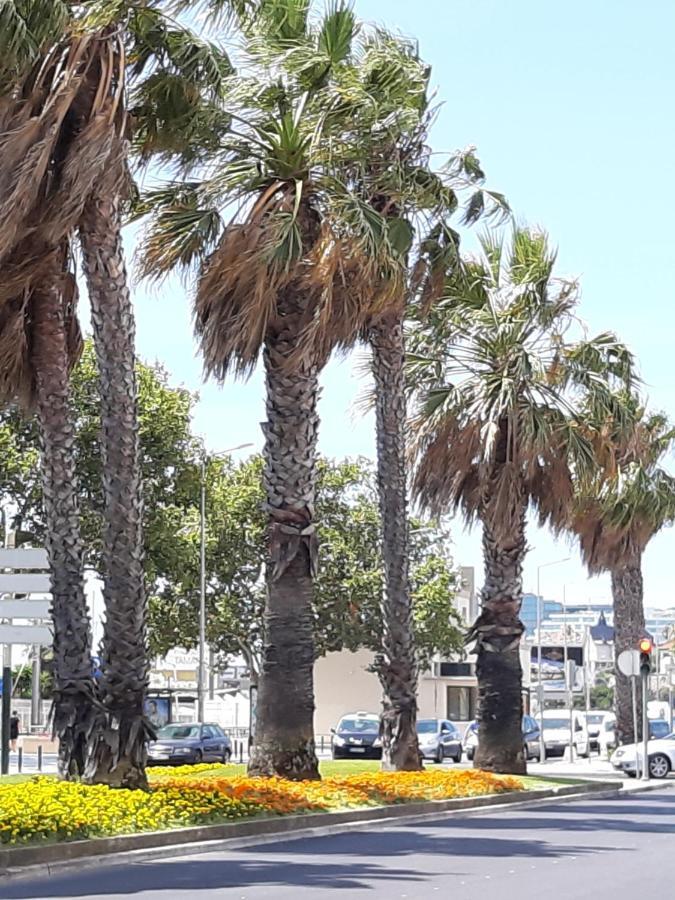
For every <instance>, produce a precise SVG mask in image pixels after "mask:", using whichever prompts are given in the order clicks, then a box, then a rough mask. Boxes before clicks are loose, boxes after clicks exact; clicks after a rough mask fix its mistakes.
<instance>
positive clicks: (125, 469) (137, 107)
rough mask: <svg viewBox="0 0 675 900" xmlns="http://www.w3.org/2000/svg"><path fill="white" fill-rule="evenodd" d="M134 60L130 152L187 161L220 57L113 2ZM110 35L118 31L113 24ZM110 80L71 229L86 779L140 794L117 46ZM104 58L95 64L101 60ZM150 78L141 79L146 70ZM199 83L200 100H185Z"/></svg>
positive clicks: (213, 90)
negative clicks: (100, 543)
mask: <svg viewBox="0 0 675 900" xmlns="http://www.w3.org/2000/svg"><path fill="white" fill-rule="evenodd" d="M122 12H123V13H124V15H125V16H126V17H127V25H126V30H125V31H123V32H122V37H124V38H125V43H126V45H127V48H128V50H129V53H130V56H131V59H132V60H133V61H134V63H133V66H132V68H131V74H132V76H133V78H134V80H135V85H134V87H132V103H133V104H134V114H135V118H136V121H137V123H138V135H137V138H136V151H137V153H138V154H139V155H140V156H141V157H142V158H143V159H144V160H147V159H148V158H150V157H151V156H157V155H162V154H166V153H169V152H170V153H177V152H178V153H182V154H184V155H185V154H187V155H189V154H191V153H192V152H194V151H193V149H192V143H191V138H192V132H193V129H194V127H195V125H194V123H195V120H197V121H198V122H199V125H200V127H203V124H204V121H203V120H204V119H205V118H206V119H207V120H208V116H209V112H210V110H212V109H213V106H212V103H213V98H214V96H215V95H217V94H218V91H219V89H220V86H221V83H222V80H223V78H224V77H225V76H226V75H229V74H230V72H231V66H230V64H229V61H228V59H227V57H226V56H225V55H224V54H222V53H220V52H219V51H217V50H216V48H214V47H212V46H211V45H210V44H208V43H207V42H204V41H201V40H199V39H198V38H196V37H195V35H194V34H193V33H192V32H191V31H189V30H188V29H184V28H182V27H181V26H179V25H176V24H174V23H173V22H171V21H169V20H167V19H165V18H164V17H163V16H162V14H161V13H160V11H159V10H156V9H153V8H152V7H145V8H142V9H139V8H135V7H134V5H133V4H130V5H129V7H128V8H125V9H124V10H120V9H119V4H116V5H112V6H111V8H110V13H109V15H111V16H112V15H114V16H115V21H116V22H117V23H121V22H123V21H124V19H123V18H122V16H121V13H122ZM112 33H113V34H117V35H119V34H120V25H119V24H116V25H114V28H113V31H112ZM112 46H113V50H114V51H115V54H116V55H115V56H114V59H115V62H116V63H117V64H116V66H115V67H114V70H113V73H112V77H110V78H109V79H108V82H107V87H108V96H109V98H110V102H111V104H114V107H113V108H114V110H115V116H116V119H117V122H118V123H119V124H118V128H117V130H116V133H115V135H114V138H113V141H112V145H111V151H110V154H109V157H108V163H107V166H106V170H105V172H104V173H103V175H102V177H100V178H99V180H98V182H97V183H96V185H95V186H94V189H93V190H92V192H91V194H90V195H89V197H88V199H87V202H86V204H85V206H84V209H83V211H82V216H81V219H80V221H79V237H80V244H81V248H82V258H83V270H84V274H85V277H86V282H87V288H88V294H89V301H90V306H91V313H92V325H93V335H94V344H95V347H96V355H97V359H98V367H99V375H100V392H101V425H102V428H101V450H102V454H103V461H104V468H103V471H104V485H103V486H104V495H105V504H106V509H105V523H106V527H105V531H104V579H103V595H104V599H105V605H106V619H105V624H104V630H103V643H102V652H101V659H102V667H101V670H102V674H101V680H100V685H99V691H100V696H101V702H102V707H103V715H102V716H101V721H100V722H99V727H98V729H97V735H96V743H95V745H94V747H93V748H92V752H91V755H90V757H89V760H88V763H87V769H86V773H85V777H86V779H87V780H88V781H91V782H98V781H103V782H105V783H107V784H113V785H115V786H121V787H146V786H147V781H146V777H145V761H146V745H147V740H148V738H149V737H151V736H152V735H153V730H152V727H151V726H150V724H149V723H148V722H147V720H146V718H145V715H144V711H143V707H144V700H145V692H146V688H147V671H148V658H147V642H146V614H147V609H146V592H145V581H144V571H143V533H142V483H141V467H140V456H139V453H140V451H139V442H138V415H137V391H136V380H135V349H134V331H135V328H134V315H133V308H132V304H131V299H130V294H129V287H128V280H127V274H126V266H125V259H124V250H123V246H122V234H121V228H122V206H123V204H124V202H125V200H126V199H127V198H128V194H129V176H128V172H127V160H126V153H127V134H126V130H127V129H126V128H125V126H126V118H127V113H126V108H125V104H124V101H125V99H126V98H125V90H126V86H125V79H126V75H127V73H126V71H125V68H124V64H123V63H124V55H123V50H124V45H123V44H122V38H121V37H119V36H118V37H117V40H116V42H115V43H113V45H112ZM103 59H104V58H102V60H103ZM146 70H147V71H146ZM197 87H198V90H199V94H198V96H199V99H198V100H197V101H196V102H195V100H194V99H193V95H194V93H195V89H196V88H197Z"/></svg>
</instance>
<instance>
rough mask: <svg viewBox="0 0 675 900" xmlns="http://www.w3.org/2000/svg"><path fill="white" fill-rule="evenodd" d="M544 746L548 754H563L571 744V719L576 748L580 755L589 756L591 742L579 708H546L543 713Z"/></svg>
mask: <svg viewBox="0 0 675 900" xmlns="http://www.w3.org/2000/svg"><path fill="white" fill-rule="evenodd" d="M541 721H542V728H543V729H544V748H545V750H546V755H547V756H562V755H563V754H564V753H565V750H566V749H567V748H568V747H569V745H570V721H571V723H572V729H573V738H572V740H573V742H574V749H575V751H576V753H577V755H578V756H588V755H589V753H590V744H589V739H588V731H587V729H586V722H585V721H584V717H583V716H582V714H581V713H580V712H579V711H578V710H576V709H575V710H572V711H571V713H570V710H569V709H545V710H544V713H543V715H542V720H541Z"/></svg>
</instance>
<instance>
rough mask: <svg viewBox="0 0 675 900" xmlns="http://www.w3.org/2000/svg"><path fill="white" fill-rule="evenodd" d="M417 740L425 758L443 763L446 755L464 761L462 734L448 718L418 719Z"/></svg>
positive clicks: (455, 760)
mask: <svg viewBox="0 0 675 900" xmlns="http://www.w3.org/2000/svg"><path fill="white" fill-rule="evenodd" d="M417 740H418V742H419V748H420V753H421V754H422V757H423V758H424V759H431V760H433V761H434V762H437V763H442V762H443V760H444V759H446V757H449V758H450V759H452V760H454V762H456V763H458V762H461V761H462V735H461V734H460V733H459V731H458V730H457V727H456V726H455V725H454V724H453V723H452V722H449V721H448V720H447V719H418V720H417Z"/></svg>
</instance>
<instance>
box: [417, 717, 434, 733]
mask: <svg viewBox="0 0 675 900" xmlns="http://www.w3.org/2000/svg"><path fill="white" fill-rule="evenodd" d="M437 731H438V722H437V721H436V719H422V720H421V721H419V722H418V723H417V733H418V734H435V732H437Z"/></svg>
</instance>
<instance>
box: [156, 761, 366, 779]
mask: <svg viewBox="0 0 675 900" xmlns="http://www.w3.org/2000/svg"><path fill="white" fill-rule="evenodd" d="M319 770H320V772H321V774H322V775H323V776H324V778H330V777H332V776H338V775H359V774H360V773H361V772H379V770H380V763H379V761H378V760H376V759H337V760H332V759H323V760H321V761H320V762H319ZM156 772H157V769H154V770H153V776H152V777H153V780H156V779H157V778H171V776H172V774H173V770H172V768H171V766H165V767H161V772H160V774H156ZM245 774H246V766H245V765H240V764H239V763H229V765H226V766H217V767H214V768H213V769H210V770H209V771H208V772H203V773H200V775H201V776H202V777H216V776H217V777H220V778H222V777H223V776H228V775H245Z"/></svg>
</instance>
